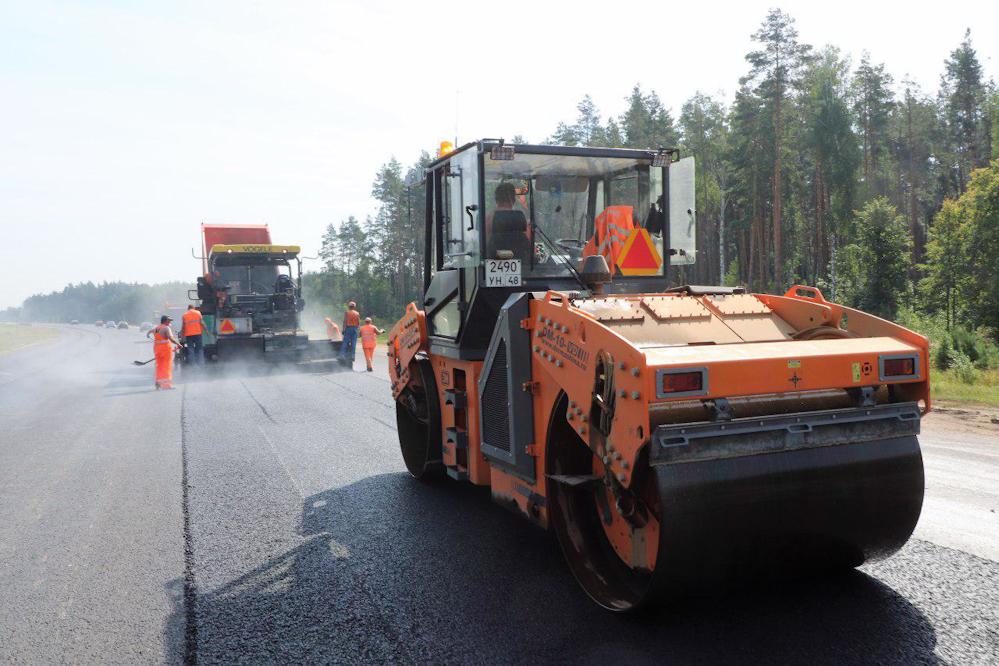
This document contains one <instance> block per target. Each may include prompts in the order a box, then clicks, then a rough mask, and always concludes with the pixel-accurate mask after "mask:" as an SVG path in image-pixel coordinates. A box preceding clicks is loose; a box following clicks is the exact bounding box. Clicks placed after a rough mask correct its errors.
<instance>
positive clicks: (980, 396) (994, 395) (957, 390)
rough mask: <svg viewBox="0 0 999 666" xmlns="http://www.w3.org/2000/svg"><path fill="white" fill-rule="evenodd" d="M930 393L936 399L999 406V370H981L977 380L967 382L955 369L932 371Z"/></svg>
mask: <svg viewBox="0 0 999 666" xmlns="http://www.w3.org/2000/svg"><path fill="white" fill-rule="evenodd" d="M930 395H931V396H932V397H933V399H934V400H950V401H954V402H969V403H978V404H980V405H989V406H990V407H999V370H979V371H978V372H977V380H976V381H975V382H974V383H972V384H965V383H964V382H962V381H961V380H960V379H958V378H957V375H956V374H955V373H954V371H953V370H933V371H932V372H931V373H930Z"/></svg>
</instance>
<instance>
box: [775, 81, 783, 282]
mask: <svg viewBox="0 0 999 666" xmlns="http://www.w3.org/2000/svg"><path fill="white" fill-rule="evenodd" d="M783 94H784V93H783V91H782V90H781V86H780V81H778V82H777V105H776V111H775V118H774V121H775V122H774V129H775V132H774V202H773V208H774V284H775V286H776V287H777V289H778V290H779V289H781V287H782V284H783V276H782V275H781V256H782V253H781V219H780V216H781V189H782V188H781V185H782V180H783V179H782V177H781V164H780V151H781V97H782V96H783Z"/></svg>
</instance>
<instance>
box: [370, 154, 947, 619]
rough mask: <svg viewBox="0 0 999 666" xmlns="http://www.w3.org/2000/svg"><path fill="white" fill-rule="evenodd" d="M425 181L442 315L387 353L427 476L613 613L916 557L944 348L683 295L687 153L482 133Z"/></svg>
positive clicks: (429, 273) (803, 313) (435, 302)
mask: <svg viewBox="0 0 999 666" xmlns="http://www.w3.org/2000/svg"><path fill="white" fill-rule="evenodd" d="M425 176H426V177H425V182H424V183H423V189H422V190H419V191H421V192H423V193H425V200H424V202H423V203H424V208H425V213H426V220H425V224H426V235H425V247H424V257H425V262H424V272H423V279H424V288H423V296H422V301H421V302H419V303H412V304H410V305H409V306H408V307H407V309H406V313H405V315H404V316H403V318H402V319H400V320H399V322H398V323H396V324H395V326H394V327H393V328H392V330H391V332H390V335H389V345H388V346H389V349H388V357H389V374H390V378H391V388H392V394H393V397H394V398H395V400H396V414H397V421H398V431H399V441H400V445H401V448H402V456H403V459H404V461H405V464H406V467H407V469H408V470H409V472H410V473H411V474H412V475H413V476H414V477H416V478H417V479H420V480H422V481H437V480H445V479H447V478H448V477H450V478H451V479H455V480H458V481H467V482H470V483H472V484H475V485H480V486H488V487H489V488H490V490H491V493H492V496H493V498H494V499H495V501H497V502H499V503H500V504H503V505H506V506H508V507H510V508H512V509H514V510H516V511H517V512H519V513H522V514H523V515H524V516H526V517H527V518H528V519H530V520H532V521H534V522H535V523H537V524H538V525H540V526H541V527H544V528H548V529H550V530H552V531H553V532H554V534H555V537H556V538H557V540H558V542H559V544H560V546H561V549H562V552H563V554H564V555H565V559H566V561H567V563H568V565H569V567H570V569H571V570H572V572H573V574H574V575H575V577H576V579H577V580H578V581H579V584H580V585H581V586H582V588H583V589H584V590H585V591H586V593H587V594H588V595H589V596H590V597H591V598H592V599H593V600H594V601H595V602H597V603H598V604H600V605H601V606H603V607H605V608H607V609H610V610H613V611H628V610H632V609H635V608H638V607H640V606H643V605H646V604H649V603H653V602H656V601H660V602H662V601H663V600H667V601H668V600H669V599H671V598H676V597H677V596H678V595H683V594H689V593H692V592H693V593H696V592H698V591H703V590H709V589H715V590H717V589H724V587H725V586H727V585H731V584H733V583H738V582H740V581H747V580H749V581H759V580H761V579H762V580H766V579H772V578H784V577H788V576H804V575H814V574H816V573H820V572H826V571H835V570H842V569H846V568H850V567H856V566H858V565H860V564H863V563H864V562H868V561H871V560H875V559H879V558H883V557H887V556H889V555H891V554H892V553H894V552H895V551H897V550H898V549H899V548H900V547H901V546H902V545H903V544H904V543H905V542H906V540H907V539H908V538H909V536H910V535H911V533H912V530H913V529H914V527H915V525H916V521H917V519H918V518H919V513H920V509H921V506H922V500H923V466H922V459H921V456H920V450H919V444H918V442H917V439H916V436H917V434H918V433H919V423H920V418H921V416H922V415H923V414H925V413H926V411H927V410H928V409H929V403H930V395H929V381H928V371H929V364H928V360H929V347H928V342H927V340H926V338H924V337H923V336H921V335H918V334H916V333H914V332H912V331H909V330H907V329H905V328H902V327H901V326H897V325H895V324H893V323H891V322H888V321H885V320H882V319H879V318H877V317H874V316H871V315H869V314H865V313H863V312H859V311H857V310H854V309H850V308H847V307H844V306H842V305H837V304H835V303H832V302H829V301H827V300H826V299H825V298H824V297H823V295H822V293H821V292H820V291H819V290H818V289H815V288H812V287H806V286H794V287H792V288H791V289H789V290H788V291H787V293H785V294H783V295H780V296H777V295H766V294H753V293H748V292H746V291H745V290H744V289H742V288H739V287H712V286H691V285H687V286H682V285H675V284H673V282H674V281H675V280H671V278H672V277H673V276H674V275H676V274H677V273H679V270H680V269H682V267H683V266H687V265H690V264H693V263H694V261H695V259H696V247H695V233H694V220H695V217H694V189H693V184H694V160H693V158H692V157H683V158H682V159H681V156H680V154H679V152H678V151H677V150H672V149H667V150H664V149H660V150H654V151H645V150H625V149H605V148H579V147H562V146H536V145H520V144H516V145H514V144H509V143H505V142H504V141H502V140H489V139H487V140H482V141H476V142H473V143H469V144H467V145H464V146H461V147H460V148H457V149H453V150H447V151H442V154H441V155H440V156H439V157H438V159H437V160H436V161H434V162H433V163H432V164H430V166H429V167H428V168H427V170H426V174H425ZM456 529H459V528H456Z"/></svg>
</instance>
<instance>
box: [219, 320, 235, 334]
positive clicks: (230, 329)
mask: <svg viewBox="0 0 999 666" xmlns="http://www.w3.org/2000/svg"><path fill="white" fill-rule="evenodd" d="M235 332H236V326H235V325H234V324H233V323H232V320H231V319H223V320H222V325H221V326H219V334H220V335H228V334H231V333H235Z"/></svg>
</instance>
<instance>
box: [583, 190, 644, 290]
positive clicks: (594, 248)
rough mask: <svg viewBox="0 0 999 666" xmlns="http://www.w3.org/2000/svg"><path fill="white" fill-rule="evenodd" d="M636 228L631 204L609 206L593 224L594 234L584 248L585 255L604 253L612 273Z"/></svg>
mask: <svg viewBox="0 0 999 666" xmlns="http://www.w3.org/2000/svg"><path fill="white" fill-rule="evenodd" d="M634 229H635V222H634V219H633V214H632V207H631V206H607V208H605V209H604V212H602V213H600V215H598V216H597V219H596V220H595V221H594V224H593V236H592V237H591V238H590V240H588V241H587V242H586V247H584V248H583V256H584V257H589V256H592V255H596V254H602V255H604V258H605V259H607V266H608V267H609V268H610V269H611V273H612V274H616V272H615V270H614V268H615V267H616V266H617V260H618V257H619V256H620V254H621V250H623V249H624V243H625V241H627V240H628V236H630V235H631V232H632V231H634Z"/></svg>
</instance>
